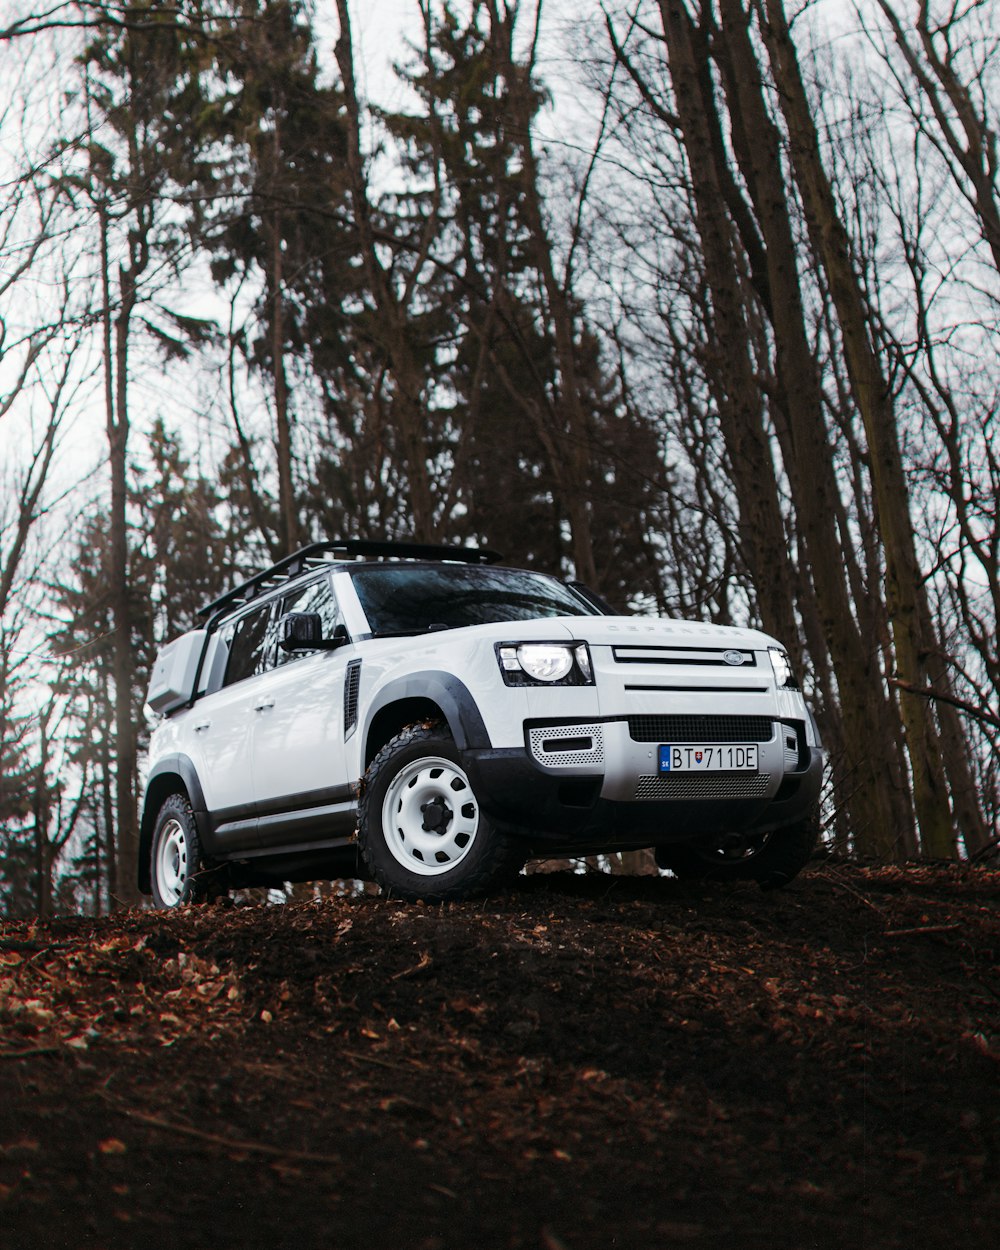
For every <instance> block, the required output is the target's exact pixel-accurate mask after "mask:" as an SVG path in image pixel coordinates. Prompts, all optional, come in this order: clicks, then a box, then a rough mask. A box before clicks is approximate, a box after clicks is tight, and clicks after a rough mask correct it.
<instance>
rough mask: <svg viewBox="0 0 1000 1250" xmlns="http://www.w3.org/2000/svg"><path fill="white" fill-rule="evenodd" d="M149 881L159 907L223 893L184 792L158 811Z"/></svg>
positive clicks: (150, 855)
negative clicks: (208, 860)
mask: <svg viewBox="0 0 1000 1250" xmlns="http://www.w3.org/2000/svg"><path fill="white" fill-rule="evenodd" d="M149 881H150V885H151V887H152V894H153V902H154V904H155V905H156V906H157V907H165V908H169V907H179V906H180V905H181V904H182V903H200V902H205V901H206V900H207V899H209V898H214V897H216V896H217V895H218V894H219V893H220V885H219V882H218V879H217V877H216V874H215V873H213V872H212V871H211V870H210V869H209V868H208V866H207V865H206V864H205V861H204V856H203V855H202V850H201V842H200V841H199V839H198V827H197V825H196V824H195V819H194V812H193V811H192V810H191V804H190V803H189V802H188V800H187V796H186V795H184V794H171V795H169V796H168V797H167V798H166V799H164V801H163V804H162V806H161V807H160V810H159V811H158V812H157V814H156V824H155V825H154V826H153V839H152V845H151V847H150V853H149Z"/></svg>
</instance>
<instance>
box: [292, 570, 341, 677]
mask: <svg viewBox="0 0 1000 1250" xmlns="http://www.w3.org/2000/svg"><path fill="white" fill-rule="evenodd" d="M288 612H317V613H318V614H319V618H320V620H321V621H322V622H323V637H324V638H332V637H333V631H334V630H335V629H336V627H337V625H338V624H339V623H340V619H341V617H340V608H339V606H338V604H337V600H336V598H335V597H334V594H333V587H332V586H331V585H330V578H329V577H322V578H320V579H319V581H315V582H310V583H309V584H308V585H307V586H303V587H302V588H301V589H300V590H298V591H296V592H295V593H294V594H291V595H289V596H288V598H287V599H284V600H282V604H281V611H280V612H279V613H278V616H277V618H276V619H277V620H280V619H281V618H282V617H283V616H284V615H286V613H288ZM315 654H316V653H315V652H314V651H282V649H281V648H280V647H278V648H277V657H278V658H277V663H278V664H288V663H289V662H290V661H292V660H301V659H302V657H303V656H305V655H315Z"/></svg>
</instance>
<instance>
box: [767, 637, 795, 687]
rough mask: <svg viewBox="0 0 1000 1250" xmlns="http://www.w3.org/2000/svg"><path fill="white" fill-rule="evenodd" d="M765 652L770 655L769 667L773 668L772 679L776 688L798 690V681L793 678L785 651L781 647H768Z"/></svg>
mask: <svg viewBox="0 0 1000 1250" xmlns="http://www.w3.org/2000/svg"><path fill="white" fill-rule="evenodd" d="M767 653H768V655H769V656H770V657H771V667H772V668H773V669H774V680H775V684H776V685H777V687H778V689H779V690H781V689H785V690H798V688H799V683H798V682H797V681H796V680H795V674H794V673H793V672H792V666H791V663H790V662H789V659H788V655H787V654H786V652H784V651H783V650H782V649H781V647H768V649H767Z"/></svg>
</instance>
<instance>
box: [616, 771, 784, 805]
mask: <svg viewBox="0 0 1000 1250" xmlns="http://www.w3.org/2000/svg"><path fill="white" fill-rule="evenodd" d="M770 784H771V774H770V773H747V774H742V773H736V774H733V773H708V774H706V773H699V774H692V775H690V776H683V777H682V776H652V777H640V778H639V783H638V785H637V786H636V788H635V797H636V799H640V800H641V799H762V798H763V797H764V796H765V794H766V793H767V788H768V786H769V785H770Z"/></svg>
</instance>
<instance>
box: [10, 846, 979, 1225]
mask: <svg viewBox="0 0 1000 1250" xmlns="http://www.w3.org/2000/svg"><path fill="white" fill-rule="evenodd" d="M998 950H1000V872H996V871H986V870H978V871H974V870H959V869H950V868H940V869H938V868H924V869H912V870H901V869H882V870H864V869H860V868H856V867H847V866H835V865H831V864H829V863H827V864H823V865H817V866H816V867H814V868H812V869H810V870H809V871H808V872H806V873H804V874H803V875H802V877H800V878H799V879H798V880H797V881H796V882H795V883H794V884H793V886H792V887H790V888H789V889H787V890H785V891H779V892H775V893H767V894H765V893H762V892H761V891H759V890H758V889H757V888H756V887H755V886H734V887H721V886H715V887H708V886H706V887H699V888H695V887H692V886H689V885H682V884H680V883H679V882H677V881H674V880H672V879H669V878H663V879H660V878H655V877H654V878H626V877H606V876H598V875H591V876H586V877H574V876H570V875H564V874H559V875H556V876H541V875H540V876H535V877H526V878H521V880H520V883H519V886H518V888H517V889H516V890H515V891H513V892H511V893H510V894H507V895H504V896H502V897H499V898H494V899H490V900H487V901H486V902H479V903H475V904H473V903H468V904H463V905H460V906H458V905H455V906H450V907H446V908H429V907H422V906H407V905H402V904H399V903H396V902H393V901H391V900H385V899H379V898H372V897H367V896H358V897H350V898H335V899H324V900H322V901H319V902H309V903H292V904H287V905H285V906H280V907H269V906H264V905H258V906H252V907H232V906H229V907H227V906H223V905H221V904H217V905H211V906H205V907H201V908H193V907H186V908H183V909H181V910H179V911H177V912H175V913H170V914H164V913H155V912H128V913H124V914H121V915H117V916H115V917H112V918H110V919H102V920H79V919H78V920H58V921H53V922H51V923H48V924H45V925H37V926H36V925H28V924H19V923H7V924H4V925H2V926H0V1245H2V1246H3V1247H4V1248H5V1250H20V1248H21V1247H24V1248H25V1250H27V1248H28V1247H30V1248H31V1250H48V1248H49V1247H59V1248H62V1247H67V1248H73V1250H76V1248H77V1247H86V1248H96V1247H107V1248H109V1250H110V1248H112V1247H132V1246H136V1247H138V1246H149V1247H160V1246H170V1247H201V1246H204V1247H231V1246H249V1247H255V1248H256V1247H270V1246H275V1247H278V1246H281V1247H286V1246H287V1247H298V1248H301V1250H312V1248H313V1247H330V1248H331V1250H353V1248H355V1247H357V1248H358V1250H360V1248H361V1247H364V1248H365V1250H445V1248H448V1250H450V1248H452V1247H455V1248H456V1250H457V1248H459V1247H460V1248H462V1250H468V1248H474V1247H504V1248H506V1247H510V1248H515V1247H517V1248H520V1247H530V1248H532V1250H583V1248H585V1247H588V1248H589V1247H593V1248H595V1250H597V1248H600V1250H606V1248H608V1247H622V1248H625V1250H630V1248H632V1247H642V1248H646V1247H649V1248H650V1250H652V1248H654V1247H655V1248H657V1250H659V1248H661V1247H671V1246H681V1247H689V1246H691V1247H702V1246H703V1247H709V1246H711V1247H716V1246H726V1247H727V1248H730V1247H731V1248H732V1250H744V1248H751V1250H752V1248H754V1247H762V1248H763V1247H774V1246H787V1247H796V1248H797V1250H798V1248H802V1247H810V1246H848V1247H852V1248H854V1247H862V1248H865V1247H872V1248H876V1247H877V1248H878V1250H883V1248H887V1247H897V1246H898V1247H908V1248H911V1247H942V1248H943V1247H949V1248H955V1247H976V1248H978V1247H986V1246H992V1245H995V1244H996V1237H997V1229H998V1227H1000V1125H998V1106H1000V1102H998V1096H997V1093H998V1091H997V1078H998V1075H1000V1063H998V1061H1000V1001H998V999H1000V979H998V976H997V955H998Z"/></svg>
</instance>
